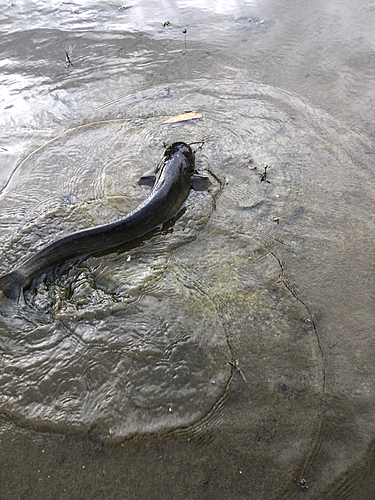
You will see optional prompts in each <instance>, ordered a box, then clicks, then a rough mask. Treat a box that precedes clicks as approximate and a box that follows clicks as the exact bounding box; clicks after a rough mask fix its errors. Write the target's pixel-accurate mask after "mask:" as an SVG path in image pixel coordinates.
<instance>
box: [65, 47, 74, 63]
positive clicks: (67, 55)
mask: <svg viewBox="0 0 375 500" xmlns="http://www.w3.org/2000/svg"><path fill="white" fill-rule="evenodd" d="M64 52H65V56H66V62H67V63H68V66H73V63H72V61H71V60H70V57H69V54H68V52H67V51H66V50H65V49H64Z"/></svg>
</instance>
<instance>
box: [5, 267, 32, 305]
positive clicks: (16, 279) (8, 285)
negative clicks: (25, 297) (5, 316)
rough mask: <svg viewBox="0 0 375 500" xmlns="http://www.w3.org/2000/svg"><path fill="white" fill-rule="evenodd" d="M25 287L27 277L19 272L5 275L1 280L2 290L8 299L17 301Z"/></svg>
mask: <svg viewBox="0 0 375 500" xmlns="http://www.w3.org/2000/svg"><path fill="white" fill-rule="evenodd" d="M25 285H26V278H25V276H24V275H23V274H21V273H19V272H17V271H12V272H10V273H8V274H4V276H1V278H0V290H1V291H2V292H3V294H4V295H5V297H7V298H8V299H17V298H18V297H19V295H20V293H21V290H22V288H23V287H24V286H25Z"/></svg>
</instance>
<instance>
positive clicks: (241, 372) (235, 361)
mask: <svg viewBox="0 0 375 500" xmlns="http://www.w3.org/2000/svg"><path fill="white" fill-rule="evenodd" d="M228 365H231V366H234V368H237V370H238V372H239V374H240V375H241V377H242V378H243V380H244V382H245V384H247V380H246V377H245V375H244V374H243V371H242V370H241V368H240V367H239V366H238V359H234V360H233V361H228Z"/></svg>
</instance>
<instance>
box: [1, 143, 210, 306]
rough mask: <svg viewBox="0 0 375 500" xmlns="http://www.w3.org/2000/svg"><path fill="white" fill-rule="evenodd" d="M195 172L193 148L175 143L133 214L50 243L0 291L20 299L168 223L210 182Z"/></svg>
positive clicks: (6, 279) (8, 277)
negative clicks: (73, 266)
mask: <svg viewBox="0 0 375 500" xmlns="http://www.w3.org/2000/svg"><path fill="white" fill-rule="evenodd" d="M194 170H195V155H194V152H193V151H192V149H191V148H190V146H189V145H187V144H185V143H183V142H176V143H174V144H172V145H171V146H169V147H168V148H167V149H166V150H165V152H164V156H163V158H162V160H161V161H160V163H159V165H158V168H157V170H156V172H155V175H154V176H147V177H146V178H143V179H147V181H148V182H149V181H150V180H152V181H153V189H152V191H151V193H150V196H149V197H148V198H147V199H146V200H145V201H144V202H143V203H142V204H141V205H139V206H138V207H137V208H136V209H135V210H134V211H133V212H131V213H129V214H128V215H127V216H126V217H124V218H122V219H119V220H117V221H114V222H111V223H109V224H104V225H101V226H96V227H93V228H90V229H85V230H83V231H78V232H76V233H73V234H70V235H68V236H65V237H63V238H60V239H58V240H56V241H54V242H52V243H50V244H49V245H47V246H45V247H44V248H42V250H40V251H39V252H37V253H36V254H35V255H33V256H32V257H30V258H29V259H28V260H27V261H26V262H24V263H23V264H21V265H20V266H19V267H17V268H16V269H15V270H14V271H12V272H10V273H8V274H5V275H4V276H2V277H0V290H2V292H3V293H4V295H5V296H6V297H8V298H13V299H14V298H17V297H18V296H19V294H20V292H21V290H22V289H23V288H27V287H28V286H30V284H31V282H32V280H33V279H34V278H35V277H36V276H38V275H40V274H41V273H43V272H44V271H47V270H49V269H52V268H54V267H56V266H59V265H62V264H64V263H65V262H68V261H72V260H74V259H77V258H79V257H82V256H84V257H87V256H89V255H92V254H95V253H97V252H100V251H103V250H108V249H111V248H115V247H117V246H119V245H121V244H123V243H126V242H129V241H132V240H134V239H136V238H139V237H140V236H143V235H145V234H147V233H148V232H150V231H151V230H153V229H155V228H156V227H158V226H160V225H161V224H163V223H164V222H167V221H168V220H169V219H171V218H172V217H173V216H174V215H176V214H177V212H178V211H179V209H180V208H181V206H182V204H183V203H184V201H185V200H186V198H187V197H188V195H189V192H190V190H191V188H192V187H193V184H194V182H196V184H197V186H198V188H197V189H200V188H199V184H203V185H204V184H205V180H206V181H208V179H207V178H206V177H202V176H198V175H196V174H195V173H194ZM141 181H142V179H141ZM202 181H203V182H202ZM140 183H146V182H140ZM206 184H207V182H206Z"/></svg>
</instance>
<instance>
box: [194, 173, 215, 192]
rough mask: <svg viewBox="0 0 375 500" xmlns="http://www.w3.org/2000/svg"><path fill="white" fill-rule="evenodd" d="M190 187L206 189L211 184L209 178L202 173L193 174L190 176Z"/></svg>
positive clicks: (198, 189) (200, 189) (197, 189)
mask: <svg viewBox="0 0 375 500" xmlns="http://www.w3.org/2000/svg"><path fill="white" fill-rule="evenodd" d="M191 182H192V188H193V189H194V191H206V189H208V188H209V187H210V185H211V182H210V179H209V178H208V177H205V176H204V175H199V174H193V175H192V176H191Z"/></svg>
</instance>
